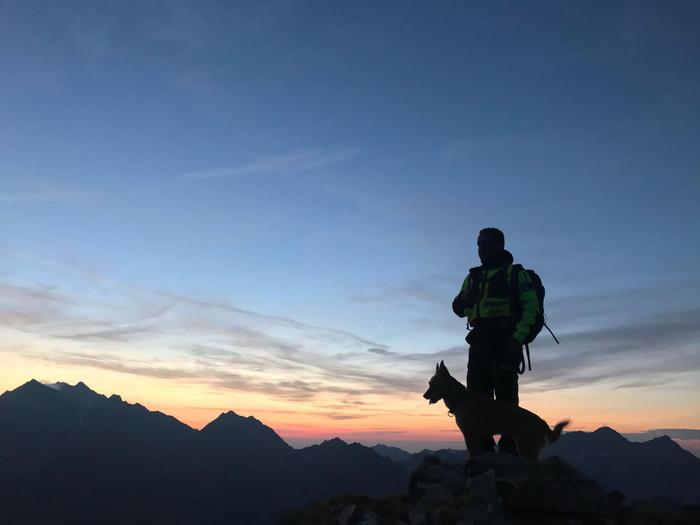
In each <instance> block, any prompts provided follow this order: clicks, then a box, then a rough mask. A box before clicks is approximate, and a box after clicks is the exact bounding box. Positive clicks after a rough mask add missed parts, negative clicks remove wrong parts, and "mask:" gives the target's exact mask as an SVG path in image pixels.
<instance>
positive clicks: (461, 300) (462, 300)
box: [452, 275, 470, 317]
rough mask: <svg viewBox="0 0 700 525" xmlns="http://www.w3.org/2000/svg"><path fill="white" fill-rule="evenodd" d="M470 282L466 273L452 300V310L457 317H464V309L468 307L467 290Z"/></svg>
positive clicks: (465, 314) (465, 313)
mask: <svg viewBox="0 0 700 525" xmlns="http://www.w3.org/2000/svg"><path fill="white" fill-rule="evenodd" d="M469 286H470V282H469V275H467V276H466V277H465V279H464V282H463V283H462V289H461V290H460V291H459V293H458V294H457V296H456V297H455V298H454V299H453V300H452V311H453V312H454V313H455V314H456V315H457V316H458V317H466V316H467V312H466V309H467V308H468V307H469V302H468V297H467V290H469Z"/></svg>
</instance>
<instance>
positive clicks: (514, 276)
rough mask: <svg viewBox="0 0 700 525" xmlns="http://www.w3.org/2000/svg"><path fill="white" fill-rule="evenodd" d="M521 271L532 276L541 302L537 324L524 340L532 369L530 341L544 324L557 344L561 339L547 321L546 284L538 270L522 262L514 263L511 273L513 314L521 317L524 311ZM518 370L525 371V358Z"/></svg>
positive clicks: (536, 319)
mask: <svg viewBox="0 0 700 525" xmlns="http://www.w3.org/2000/svg"><path fill="white" fill-rule="evenodd" d="M520 272H527V274H528V276H529V277H530V282H532V288H533V289H534V291H535V294H536V295H537V300H538V301H539V304H540V309H539V312H537V315H536V316H535V324H533V325H532V327H531V328H530V332H529V333H528V334H527V335H526V336H525V341H523V344H524V345H525V352H526V353H527V369H528V370H532V363H531V362H530V343H532V342H533V341H534V340H535V338H536V337H537V335H538V334H539V333H540V331H541V330H542V327H543V326H544V327H546V328H547V330H549V333H550V334H552V337H553V338H554V340H555V341H556V342H557V344H559V339H557V336H555V335H554V333H552V330H550V328H549V326H547V323H546V321H545V316H544V295H545V290H544V285H543V284H542V279H540V276H539V275H537V272H535V270H530V269H525V268H523V266H522V265H521V264H514V265H513V268H512V270H511V274H510V292H511V312H512V314H513V316H514V317H515V318H518V319H519V318H520V314H521V312H522V307H521V306H520V301H518V277H519V275H520ZM518 372H519V373H520V374H522V373H523V372H525V360H524V359H523V361H521V368H520V369H519V370H518Z"/></svg>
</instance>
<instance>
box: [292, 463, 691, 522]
mask: <svg viewBox="0 0 700 525" xmlns="http://www.w3.org/2000/svg"><path fill="white" fill-rule="evenodd" d="M282 523H284V524H286V525H301V524H305V525H311V524H337V525H380V524H396V525H399V524H412V525H423V524H425V525H434V524H440V525H448V524H449V525H452V524H454V525H469V524H489V525H510V524H513V525H515V524H528V525H534V524H544V525H547V524H552V525H554V524H572V525H573V524H605V525H616V524H621V525H651V524H677V525H686V524H687V525H691V524H698V523H700V506H694V505H689V506H680V505H675V504H672V503H670V502H668V501H665V500H653V501H636V502H634V503H631V504H626V503H625V496H624V495H623V494H621V493H619V492H616V491H613V492H607V491H606V490H604V489H603V488H602V487H601V486H600V485H599V484H598V483H596V482H595V481H592V480H590V479H588V478H586V477H585V476H584V475H583V474H581V473H580V472H578V471H577V470H576V469H574V468H573V467H571V466H570V465H568V464H567V463H565V462H564V461H562V460H561V459H559V458H558V457H556V456H552V457H549V458H547V459H543V460H537V461H536V460H528V459H524V458H519V457H515V456H511V455H507V454H484V455H481V456H478V457H476V458H472V459H470V460H469V461H467V462H466V464H454V463H445V462H443V461H442V460H440V459H439V458H438V457H437V456H432V457H428V458H426V459H425V460H424V461H423V462H422V463H421V464H420V465H419V467H418V468H417V469H416V470H415V471H414V472H413V474H412V475H411V478H410V482H409V486H408V491H407V494H405V495H402V496H396V497H393V498H383V499H372V498H367V497H354V498H353V497H345V498H343V497H340V498H335V499H333V500H329V501H326V502H319V503H316V504H315V505H313V506H311V507H309V508H307V509H305V510H303V511H298V512H295V513H293V514H290V515H288V516H287V517H286V518H285V520H283V521H282Z"/></svg>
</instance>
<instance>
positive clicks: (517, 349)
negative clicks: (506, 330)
mask: <svg viewBox="0 0 700 525" xmlns="http://www.w3.org/2000/svg"><path fill="white" fill-rule="evenodd" d="M508 355H510V356H512V358H513V360H514V361H516V362H517V363H518V364H520V360H521V359H522V357H523V345H521V344H520V343H518V342H517V341H516V340H515V339H513V338H512V337H511V338H510V341H508Z"/></svg>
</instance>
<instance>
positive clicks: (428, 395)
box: [423, 361, 451, 405]
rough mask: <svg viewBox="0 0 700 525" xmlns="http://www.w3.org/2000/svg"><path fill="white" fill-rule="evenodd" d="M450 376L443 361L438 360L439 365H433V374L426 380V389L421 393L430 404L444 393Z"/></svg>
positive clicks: (435, 401)
mask: <svg viewBox="0 0 700 525" xmlns="http://www.w3.org/2000/svg"><path fill="white" fill-rule="evenodd" d="M450 377H451V376H450V372H449V371H448V370H447V367H446V366H445V362H444V361H440V364H439V365H435V375H433V377H431V378H430V381H428V390H426V391H425V394H423V397H424V398H425V399H427V400H428V401H429V402H430V404H431V405H432V404H433V403H437V402H438V401H440V400H441V399H442V396H444V395H445V392H447V386H448V384H449V379H450Z"/></svg>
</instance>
